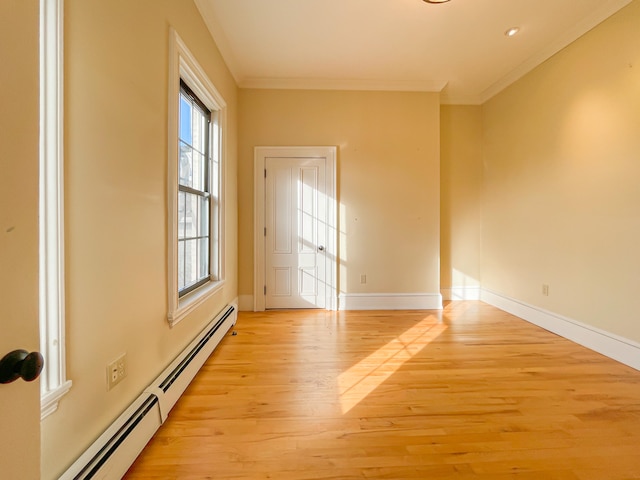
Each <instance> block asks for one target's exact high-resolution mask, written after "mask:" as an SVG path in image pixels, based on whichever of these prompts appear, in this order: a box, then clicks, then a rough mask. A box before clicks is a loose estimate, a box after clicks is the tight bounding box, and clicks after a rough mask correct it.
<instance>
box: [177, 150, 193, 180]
mask: <svg viewBox="0 0 640 480" xmlns="http://www.w3.org/2000/svg"><path fill="white" fill-rule="evenodd" d="M192 150H193V149H192V148H191V147H190V146H189V145H187V144H186V143H183V142H180V162H179V163H178V175H179V177H180V179H179V181H178V182H179V183H180V185H184V186H185V187H190V186H191V183H192V176H193V173H192V172H193V161H192V158H191V157H192V153H191V152H192Z"/></svg>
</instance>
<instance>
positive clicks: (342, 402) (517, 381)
mask: <svg viewBox="0 0 640 480" xmlns="http://www.w3.org/2000/svg"><path fill="white" fill-rule="evenodd" d="M235 330H236V331H237V335H236V336H232V335H231V334H229V335H227V337H226V338H225V339H224V341H223V342H222V343H221V345H220V346H219V347H218V349H217V350H216V351H215V352H214V354H213V355H212V356H211V358H210V359H209V360H208V362H207V363H206V365H205V366H204V367H203V370H202V371H201V373H200V374H199V375H198V376H197V377H196V379H195V380H194V382H193V383H192V384H191V386H190V387H189V389H188V390H187V392H186V393H185V395H184V396H183V398H182V399H181V400H180V401H179V402H178V404H177V405H176V407H175V408H174V409H173V411H172V412H171V413H170V415H169V419H168V421H167V422H166V423H165V425H164V426H163V427H162V428H161V429H160V430H159V431H158V432H157V434H156V436H155V437H154V438H153V440H152V441H151V442H150V444H149V445H148V446H147V448H146V449H145V451H144V452H143V453H142V455H141V456H140V457H139V459H138V460H137V461H136V463H135V464H134V465H133V467H132V468H131V470H130V471H129V473H128V475H127V477H125V478H127V479H128V480H138V479H185V480H187V479H189V480H191V479H251V480H253V479H267V478H272V479H280V480H304V479H336V480H349V479H363V478H364V479H366V478H377V479H394V480H400V479H440V478H443V479H444V478H456V479H492V480H493V479H496V480H500V479H507V478H517V479H536V480H539V479H583V480H598V479H630V478H640V372H638V371H636V370H634V369H632V368H629V367H626V366H624V365H621V364H619V363H616V362H614V361H613V360H609V359H607V358H605V357H603V356H601V355H599V354H597V353H594V352H592V351H590V350H587V349H586V348H583V347H580V346H578V345H576V344H573V343H571V342H569V341H567V340H564V339H562V338H560V337H558V336H556V335H553V334H551V333H549V332H547V331H545V330H542V329H540V328H538V327H535V326H533V325H531V324H529V323H527V322H525V321H523V320H520V319H518V318H516V317H513V316H511V315H509V314H507V313H504V312H502V311H500V310H498V309H496V308H493V307H491V306H489V305H486V304H483V303H481V302H453V303H449V304H448V305H446V308H445V309H444V310H443V311H441V312H438V311H419V312H417V311H411V312H405V311H403V312H325V311H295V312H293V311H287V312H267V313H241V314H240V317H239V320H238V324H237V325H236V328H235Z"/></svg>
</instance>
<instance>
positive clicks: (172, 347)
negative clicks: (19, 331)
mask: <svg viewBox="0 0 640 480" xmlns="http://www.w3.org/2000/svg"><path fill="white" fill-rule="evenodd" d="M170 26H171V27H174V28H175V29H176V31H177V32H178V34H179V35H180V36H181V37H182V39H183V40H184V41H185V43H186V45H187V47H188V48H189V49H190V50H191V51H192V53H193V54H194V55H195V57H196V58H197V60H198V61H199V63H200V64H201V66H202V67H203V68H204V69H205V71H206V72H207V74H208V76H209V78H210V79H211V80H212V82H213V83H214V85H215V86H216V88H217V89H218V91H219V92H220V93H221V94H222V96H223V97H224V99H225V101H226V102H227V104H228V131H227V142H228V157H227V161H228V163H227V165H226V167H227V170H226V175H227V177H226V193H227V198H228V203H227V205H226V207H227V210H226V225H225V234H226V237H225V238H226V246H227V255H226V273H227V283H226V285H225V287H224V289H223V291H222V292H220V293H219V294H216V295H215V296H214V297H213V298H212V299H210V300H208V301H207V302H205V304H203V305H202V306H201V307H200V308H198V309H197V311H196V312H194V313H193V314H192V315H191V316H189V317H187V318H185V319H184V320H182V322H181V323H179V324H178V325H177V326H176V327H174V328H173V329H170V328H169V326H168V323H167V320H166V314H167V293H166V292H167V286H166V284H167V280H166V275H167V260H166V259H167V240H166V237H167V225H166V218H167V217H166V210H167V207H166V195H167V194H166V192H167V185H166V181H167V101H168V93H167V88H168V87H167V85H168V48H169V28H170ZM236 96H237V90H236V86H235V83H234V81H233V78H232V77H231V75H230V74H229V72H228V70H227V68H226V66H225V64H224V62H223V61H222V58H221V56H220V54H219V52H218V50H217V48H216V46H215V44H214V43H213V40H212V39H211V37H210V34H209V32H208V30H207V29H206V27H205V26H204V23H203V22H202V20H201V18H200V16H199V14H198V11H197V9H196V7H195V6H194V4H193V3H192V2H187V1H184V0H166V1H162V2H158V1H156V0H136V1H135V2H131V1H129V0H110V1H102V0H65V142H66V145H65V168H66V184H65V194H66V256H67V261H66V275H67V281H66V296H67V303H66V308H67V352H68V358H67V366H68V376H69V378H70V379H71V380H72V381H73V387H72V389H71V391H70V392H69V394H68V395H67V396H65V397H64V398H63V399H62V401H61V402H60V406H59V410H58V411H57V412H55V413H54V414H53V415H51V416H50V417H48V418H47V419H45V421H44V422H43V431H42V435H43V439H42V443H43V458H42V461H43V465H42V469H43V472H44V474H43V477H44V478H47V479H50V478H57V476H58V475H59V474H60V473H61V472H62V471H64V470H65V468H66V467H67V466H68V465H69V464H70V463H71V462H72V461H73V460H74V459H75V458H76V457H77V456H78V455H80V454H81V453H82V452H83V451H84V449H85V448H86V447H87V446H88V445H89V444H90V443H91V442H92V441H93V440H94V439H95V438H96V437H97V436H98V435H99V434H100V433H101V432H102V430H103V429H105V428H106V427H107V426H108V425H109V424H110V422H111V421H112V420H113V419H114V418H116V417H117V416H118V415H119V414H120V413H121V412H122V411H123V410H124V409H125V408H126V407H127V406H128V405H129V403H130V402H132V401H133V399H134V398H136V397H137V396H138V395H139V394H140V393H141V391H142V390H143V389H144V388H146V386H147V385H148V384H149V383H150V382H151V381H152V380H153V379H154V378H155V376H156V375H157V374H159V372H160V371H161V370H162V369H163V368H164V367H165V366H166V365H167V364H168V363H170V361H171V360H173V358H174V357H175V356H176V355H177V354H178V353H179V352H180V351H181V349H182V348H183V347H184V346H185V345H186V344H187V343H188V342H189V341H190V340H191V339H192V338H193V337H194V336H195V335H196V334H197V333H198V332H199V331H200V329H201V328H202V327H203V326H204V325H205V324H206V323H207V322H208V321H209V320H210V319H211V318H213V316H214V315H215V314H216V313H217V312H218V311H219V310H220V309H221V308H222V307H223V306H224V305H225V304H226V303H227V302H230V301H232V300H233V299H234V298H235V297H236V296H237V288H236V285H237V275H236V264H237V249H236V244H237V234H236V225H237V220H236V219H237V204H236V198H237V192H236V145H237V131H236V123H237V120H236V119H237V109H236V104H237V98H236ZM124 352H126V353H127V357H128V372H127V378H126V379H125V380H124V381H123V382H122V383H121V384H119V385H117V386H116V387H115V388H114V389H112V390H111V391H109V392H107V390H106V365H107V364H108V363H109V362H111V361H112V360H114V359H115V358H117V357H118V356H119V355H120V354H122V353H124Z"/></svg>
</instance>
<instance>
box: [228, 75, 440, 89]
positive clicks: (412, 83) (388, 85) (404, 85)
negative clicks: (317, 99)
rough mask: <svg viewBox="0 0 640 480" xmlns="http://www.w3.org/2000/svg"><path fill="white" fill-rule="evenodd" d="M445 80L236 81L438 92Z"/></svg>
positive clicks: (273, 85) (254, 85) (242, 83)
mask: <svg viewBox="0 0 640 480" xmlns="http://www.w3.org/2000/svg"><path fill="white" fill-rule="evenodd" d="M446 85H447V82H446V81H439V80H433V81H423V80H417V81H416V80H371V79H332V78H245V79H243V80H241V81H240V82H238V86H239V87H240V88H255V89H271V90H366V91H396V92H433V93H439V92H441V91H442V89H443V88H444V87H445V86H446Z"/></svg>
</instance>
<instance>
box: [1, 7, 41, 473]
mask: <svg viewBox="0 0 640 480" xmlns="http://www.w3.org/2000/svg"><path fill="white" fill-rule="evenodd" d="M38 18H39V15H38V2H37V1H36V0H28V1H9V2H7V1H0V45H2V47H0V65H2V68H0V85H2V89H0V105H2V115H0V305H2V316H1V317H0V358H2V357H4V356H5V355H6V354H8V353H9V352H11V351H14V350H19V349H20V350H27V351H30V352H31V351H35V350H38V348H39V333H38V122H39V110H38V75H39V73H38ZM0 477H2V478H7V479H37V478H40V385H39V382H38V381H35V382H31V383H27V382H25V381H23V380H21V379H18V380H16V381H15V382H13V383H7V384H0Z"/></svg>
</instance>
